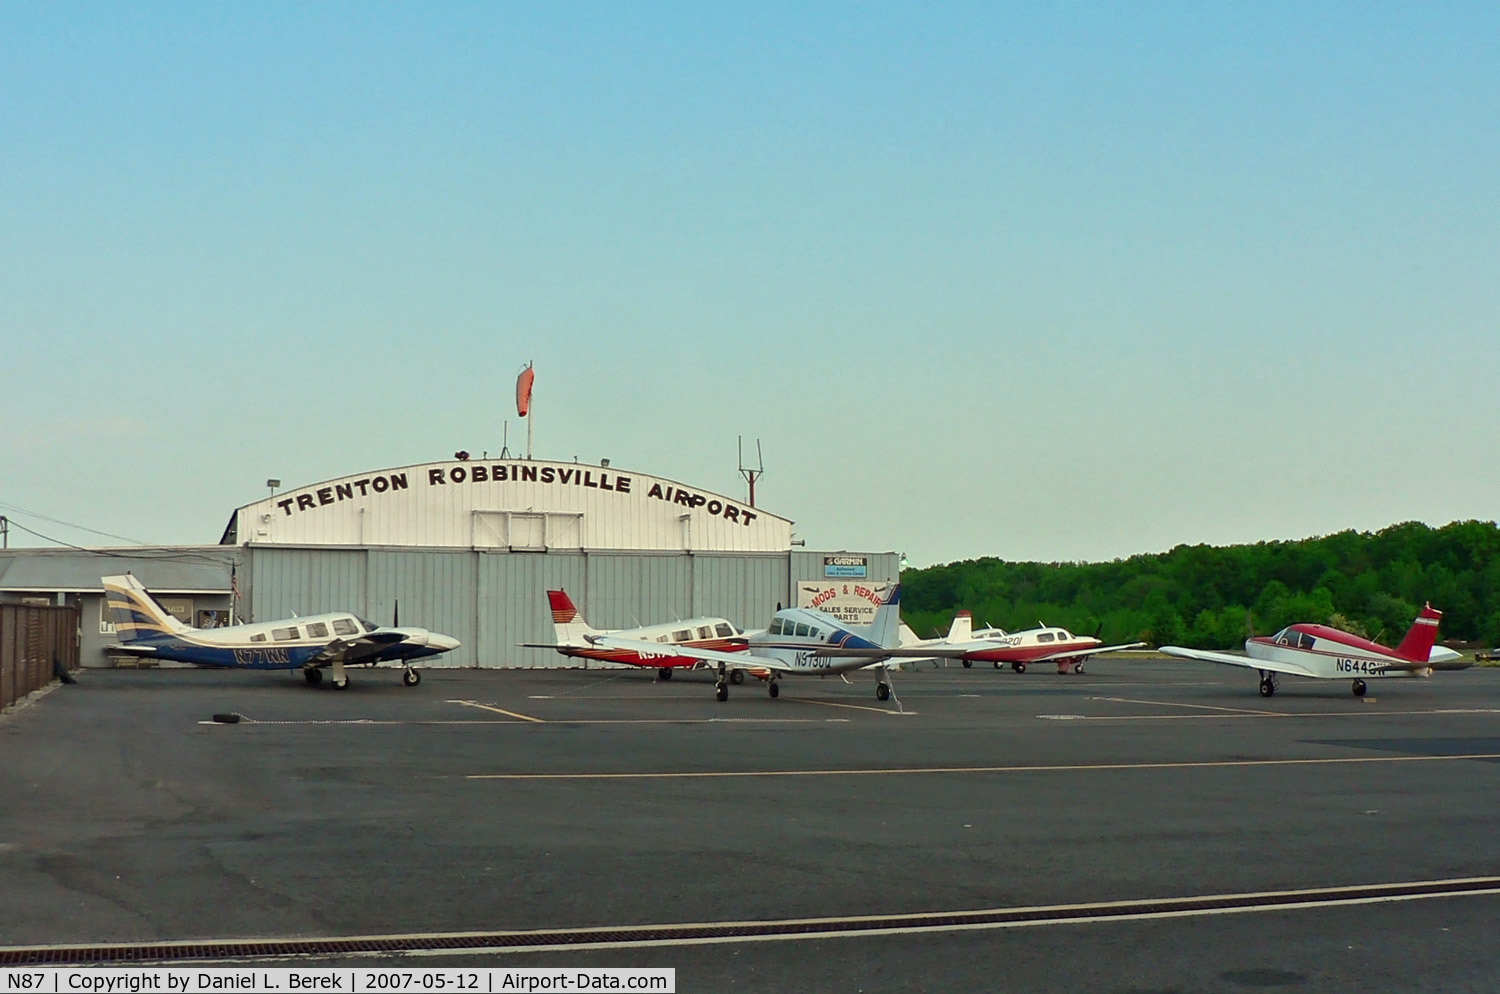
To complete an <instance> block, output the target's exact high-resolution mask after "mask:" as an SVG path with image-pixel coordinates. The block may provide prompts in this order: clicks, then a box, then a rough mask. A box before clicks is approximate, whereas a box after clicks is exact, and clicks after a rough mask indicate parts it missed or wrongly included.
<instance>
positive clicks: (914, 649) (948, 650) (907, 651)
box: [812, 642, 984, 660]
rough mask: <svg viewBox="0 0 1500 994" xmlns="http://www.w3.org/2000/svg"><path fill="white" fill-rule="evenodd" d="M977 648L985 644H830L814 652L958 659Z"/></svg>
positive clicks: (836, 656) (834, 656)
mask: <svg viewBox="0 0 1500 994" xmlns="http://www.w3.org/2000/svg"><path fill="white" fill-rule="evenodd" d="M976 648H984V646H983V645H982V644H981V643H978V642H972V643H970V644H969V646H968V647H967V648H963V647H960V646H956V645H922V646H917V645H906V646H900V647H899V648H898V647H892V648H889V649H845V648H842V647H840V646H836V645H830V646H825V647H824V648H821V649H814V650H812V654H813V655H814V656H817V657H818V658H820V659H865V660H875V659H931V658H933V657H934V656H937V657H941V658H944V659H957V658H959V657H960V656H962V655H963V654H964V653H966V652H973V651H974V650H975V649H976Z"/></svg>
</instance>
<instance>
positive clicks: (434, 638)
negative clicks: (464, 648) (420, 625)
mask: <svg viewBox="0 0 1500 994" xmlns="http://www.w3.org/2000/svg"><path fill="white" fill-rule="evenodd" d="M461 645H463V643H462V642H460V641H459V640H458V639H456V638H454V637H453V636H451V635H439V634H438V633H437V632H432V633H431V634H429V635H428V636H427V647H428V648H429V649H436V650H437V651H438V652H451V651H452V650H454V649H457V648H458V647H459V646H461Z"/></svg>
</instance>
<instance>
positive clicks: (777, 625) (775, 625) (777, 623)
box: [766, 618, 781, 635]
mask: <svg viewBox="0 0 1500 994" xmlns="http://www.w3.org/2000/svg"><path fill="white" fill-rule="evenodd" d="M766 630H767V631H768V632H770V633H771V634H772V635H780V634H781V619H780V618H772V619H771V627H770V628H768V629H766Z"/></svg>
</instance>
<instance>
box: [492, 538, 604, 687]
mask: <svg viewBox="0 0 1500 994" xmlns="http://www.w3.org/2000/svg"><path fill="white" fill-rule="evenodd" d="M473 555H474V556H475V557H476V558H477V561H478V573H479V591H478V601H477V611H478V615H479V633H478V636H477V639H476V647H477V657H476V658H477V665H479V666H577V665H580V664H579V663H578V662H577V661H576V660H573V659H570V658H568V657H566V656H562V655H559V654H558V653H556V652H553V651H552V650H550V649H523V648H521V647H519V646H518V645H516V643H517V642H552V641H553V640H554V639H555V638H556V633H555V632H554V631H553V630H552V612H551V610H550V609H549V608H548V606H547V591H548V590H566V591H568V592H569V593H571V594H572V595H573V596H574V597H575V598H578V597H579V596H580V595H582V594H583V593H584V591H585V590H586V589H587V587H588V559H587V557H585V556H584V555H582V554H581V553H576V552H551V553H545V554H543V553H527V552H516V553H503V552H502V553H473ZM584 617H585V618H587V619H588V620H589V621H590V622H591V623H592V624H594V626H595V627H604V626H602V625H600V624H599V623H598V622H596V621H594V619H593V617H592V616H591V615H590V614H589V613H588V609H587V607H586V606H585V608H584Z"/></svg>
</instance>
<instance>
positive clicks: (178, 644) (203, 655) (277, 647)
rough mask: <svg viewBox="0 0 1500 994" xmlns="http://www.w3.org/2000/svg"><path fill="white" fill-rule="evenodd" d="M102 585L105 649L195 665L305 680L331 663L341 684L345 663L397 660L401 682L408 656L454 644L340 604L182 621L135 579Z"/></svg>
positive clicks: (345, 680) (409, 680) (416, 678)
mask: <svg viewBox="0 0 1500 994" xmlns="http://www.w3.org/2000/svg"><path fill="white" fill-rule="evenodd" d="M103 580H104V593H105V597H106V598H107V599H108V601H109V608H110V612H111V614H112V615H113V616H114V624H115V635H116V636H118V638H119V644H118V645H112V646H110V651H112V652H124V653H129V654H130V655H133V656H151V657H154V658H156V659H171V660H176V661H178V662H183V663H198V664H199V665H202V666H224V667H228V668H230V669H243V670H295V669H300V670H302V675H303V677H305V678H306V680H307V682H308V684H309V685H311V686H314V687H316V686H317V685H318V684H320V683H322V682H323V670H324V669H329V670H331V671H332V676H333V685H334V686H335V687H337V688H339V689H340V690H342V689H344V688H345V687H347V686H348V685H349V677H348V675H347V674H346V673H345V672H344V668H345V667H346V666H374V665H375V664H377V663H389V662H395V663H401V664H402V666H403V667H404V668H405V669H404V671H403V672H402V674H401V682H402V683H404V684H406V686H408V687H415V686H416V685H417V684H418V683H420V682H421V681H422V674H421V673H420V672H418V671H417V670H414V669H412V666H411V664H412V662H413V661H414V660H417V659H422V658H424V657H426V656H436V655H437V654H439V653H442V652H448V651H450V650H453V649H457V648H458V646H459V641H458V639H456V638H451V637H449V636H447V635H439V634H438V633H437V632H429V631H428V630H427V629H425V628H381V627H380V626H378V625H373V624H371V623H370V622H368V621H365V620H364V619H363V618H360V617H358V616H356V615H353V614H349V613H347V612H334V613H331V614H314V615H308V616H307V617H305V618H289V619H286V620H283V621H257V622H253V623H251V624H245V625H229V626H227V627H224V628H193V627H190V626H188V625H184V624H183V623H182V622H180V621H178V620H177V619H176V618H174V617H172V615H171V614H169V613H167V611H166V610H165V609H164V608H163V607H162V606H161V605H160V604H158V603H157V602H156V601H155V600H154V599H153V598H152V596H151V594H150V592H149V591H148V590H147V589H146V588H145V586H144V585H143V584H142V583H141V581H140V580H137V579H136V578H135V577H134V576H132V575H131V574H129V573H126V574H125V575H124V576H106V577H104V578H103Z"/></svg>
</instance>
